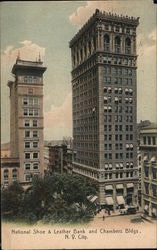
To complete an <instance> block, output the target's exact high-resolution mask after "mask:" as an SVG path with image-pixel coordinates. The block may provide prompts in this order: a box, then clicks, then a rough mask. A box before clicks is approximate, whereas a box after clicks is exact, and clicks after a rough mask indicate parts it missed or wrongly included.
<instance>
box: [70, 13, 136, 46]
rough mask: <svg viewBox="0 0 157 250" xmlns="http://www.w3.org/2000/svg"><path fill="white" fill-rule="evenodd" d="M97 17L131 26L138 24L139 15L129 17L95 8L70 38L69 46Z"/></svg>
mask: <svg viewBox="0 0 157 250" xmlns="http://www.w3.org/2000/svg"><path fill="white" fill-rule="evenodd" d="M98 19H103V20H108V21H112V22H114V21H115V22H119V23H126V24H129V25H132V26H138V24H139V17H137V18H135V17H133V16H131V17H129V16H123V15H117V14H116V13H114V14H113V13H111V12H106V11H100V10H99V9H96V10H95V12H94V14H93V15H92V16H91V17H90V18H89V19H88V21H87V22H86V23H85V24H84V25H83V26H82V28H81V29H80V30H79V31H78V32H77V34H76V35H75V36H74V37H73V38H72V40H71V41H70V43H69V44H70V47H71V46H72V45H73V44H74V42H75V41H76V40H77V39H78V37H79V36H80V35H82V33H84V31H85V30H86V29H88V27H89V26H90V25H91V24H92V23H93V22H94V21H95V20H98Z"/></svg>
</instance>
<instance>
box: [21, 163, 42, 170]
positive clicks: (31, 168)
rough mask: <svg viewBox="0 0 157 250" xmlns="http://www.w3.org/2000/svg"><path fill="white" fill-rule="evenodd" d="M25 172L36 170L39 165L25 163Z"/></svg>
mask: <svg viewBox="0 0 157 250" xmlns="http://www.w3.org/2000/svg"><path fill="white" fill-rule="evenodd" d="M24 166H25V170H37V169H39V163H36V162H35V163H25V165H24Z"/></svg>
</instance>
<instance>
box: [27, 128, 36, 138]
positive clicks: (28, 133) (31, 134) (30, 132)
mask: <svg viewBox="0 0 157 250" xmlns="http://www.w3.org/2000/svg"><path fill="white" fill-rule="evenodd" d="M32 137H33V138H36V137H38V131H36V130H34V131H29V130H26V131H25V138H32Z"/></svg>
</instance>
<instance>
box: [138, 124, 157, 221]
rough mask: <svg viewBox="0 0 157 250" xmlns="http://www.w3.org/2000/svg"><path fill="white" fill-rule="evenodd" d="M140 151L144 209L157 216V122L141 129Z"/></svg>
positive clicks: (149, 214) (147, 212)
mask: <svg viewBox="0 0 157 250" xmlns="http://www.w3.org/2000/svg"><path fill="white" fill-rule="evenodd" d="M140 152H141V163H142V167H141V168H142V171H141V173H142V174H141V189H142V193H141V196H142V200H141V203H142V209H143V211H144V213H145V214H146V215H148V216H151V217H156V218H157V124H151V125H150V126H148V127H145V128H143V129H141V132H140Z"/></svg>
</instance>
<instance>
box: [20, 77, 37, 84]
mask: <svg viewBox="0 0 157 250" xmlns="http://www.w3.org/2000/svg"><path fill="white" fill-rule="evenodd" d="M23 80H24V82H25V83H37V82H38V77H37V76H24V78H23Z"/></svg>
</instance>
